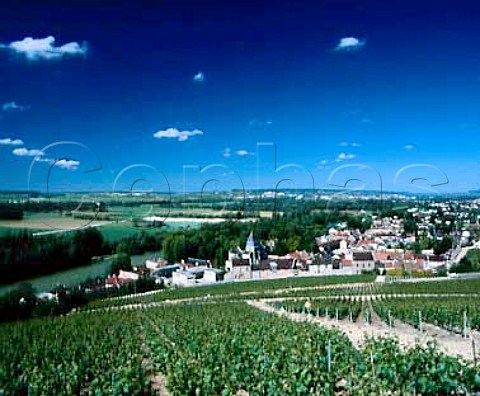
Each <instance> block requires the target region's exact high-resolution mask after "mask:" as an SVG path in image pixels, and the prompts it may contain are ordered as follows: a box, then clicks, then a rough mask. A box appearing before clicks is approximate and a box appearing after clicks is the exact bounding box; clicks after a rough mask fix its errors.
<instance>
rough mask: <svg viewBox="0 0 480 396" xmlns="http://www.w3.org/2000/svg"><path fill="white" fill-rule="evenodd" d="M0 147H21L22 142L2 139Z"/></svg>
mask: <svg viewBox="0 0 480 396" xmlns="http://www.w3.org/2000/svg"><path fill="white" fill-rule="evenodd" d="M0 145H4V146H23V140H21V139H10V138H4V139H0Z"/></svg>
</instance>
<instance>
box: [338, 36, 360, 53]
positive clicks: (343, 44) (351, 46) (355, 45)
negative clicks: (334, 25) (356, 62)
mask: <svg viewBox="0 0 480 396" xmlns="http://www.w3.org/2000/svg"><path fill="white" fill-rule="evenodd" d="M364 45H365V40H360V39H358V38H356V37H343V38H341V39H340V41H339V42H338V44H337V46H336V47H335V51H356V50H359V49H361V48H362V47H363V46H364Z"/></svg>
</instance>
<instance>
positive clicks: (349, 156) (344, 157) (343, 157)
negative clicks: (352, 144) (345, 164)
mask: <svg viewBox="0 0 480 396" xmlns="http://www.w3.org/2000/svg"><path fill="white" fill-rule="evenodd" d="M354 158H355V154H346V153H340V154H338V156H337V159H336V160H335V161H337V162H340V161H345V160H350V159H354Z"/></svg>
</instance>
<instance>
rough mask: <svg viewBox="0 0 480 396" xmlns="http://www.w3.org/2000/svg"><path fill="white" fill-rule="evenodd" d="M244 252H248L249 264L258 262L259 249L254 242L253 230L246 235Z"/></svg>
mask: <svg viewBox="0 0 480 396" xmlns="http://www.w3.org/2000/svg"><path fill="white" fill-rule="evenodd" d="M245 253H248V255H249V260H250V265H251V266H252V265H256V264H258V260H259V251H258V246H257V244H256V243H255V238H254V237H253V231H250V235H248V238H247V243H246V244H245Z"/></svg>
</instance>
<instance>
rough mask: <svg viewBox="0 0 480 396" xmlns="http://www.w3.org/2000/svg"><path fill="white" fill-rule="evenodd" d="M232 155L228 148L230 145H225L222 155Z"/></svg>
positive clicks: (228, 156) (226, 156)
mask: <svg viewBox="0 0 480 396" xmlns="http://www.w3.org/2000/svg"><path fill="white" fill-rule="evenodd" d="M231 155H232V150H231V149H230V147H226V148H224V149H223V156H224V157H225V158H230V157H231Z"/></svg>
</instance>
